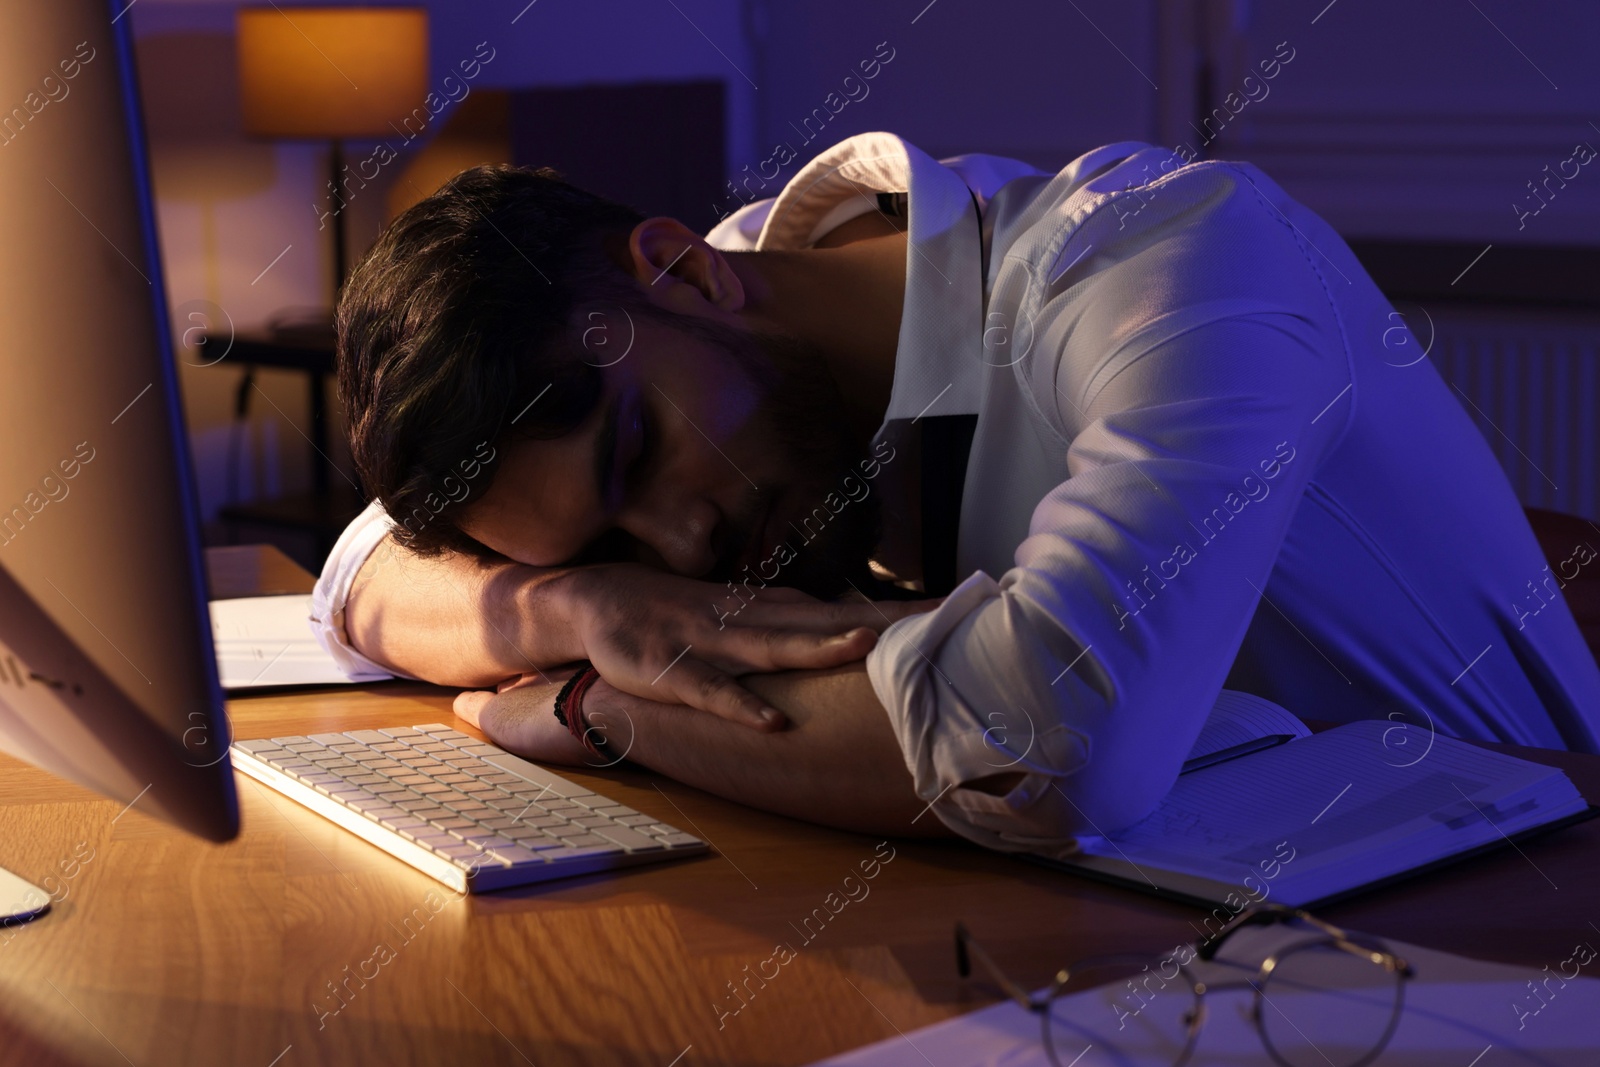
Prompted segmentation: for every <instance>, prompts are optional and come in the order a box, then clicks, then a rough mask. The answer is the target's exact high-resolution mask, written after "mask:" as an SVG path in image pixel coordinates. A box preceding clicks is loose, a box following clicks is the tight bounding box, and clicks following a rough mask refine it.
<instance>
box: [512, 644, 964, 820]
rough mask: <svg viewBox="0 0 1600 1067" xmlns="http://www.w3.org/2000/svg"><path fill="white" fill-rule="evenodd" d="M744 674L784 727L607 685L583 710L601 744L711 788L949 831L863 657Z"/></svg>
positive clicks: (833, 816) (815, 810)
mask: <svg viewBox="0 0 1600 1067" xmlns="http://www.w3.org/2000/svg"><path fill="white" fill-rule="evenodd" d="M743 681H744V682H745V684H746V685H748V686H749V687H750V688H751V689H752V690H754V691H755V692H756V693H757V694H758V695H759V696H761V697H762V698H763V699H764V700H766V701H768V702H769V703H771V704H772V705H773V706H775V707H777V708H778V709H779V710H780V711H782V712H783V713H784V714H785V715H787V716H788V718H789V727H788V729H785V730H781V731H778V732H775V733H758V732H756V731H753V730H749V729H745V728H744V727H741V726H739V725H737V724H735V723H730V722H727V721H725V720H722V719H718V718H714V717H713V716H710V715H702V714H697V713H695V712H693V711H689V710H687V709H685V708H680V707H673V706H668V705H663V704H657V703H655V702H652V701H648V700H640V699H638V698H635V697H631V696H628V695H627V694H624V693H618V692H617V691H616V690H614V689H610V688H609V687H607V688H605V689H603V690H600V691H599V692H600V693H602V694H603V695H601V696H600V699H598V700H596V701H595V702H594V703H593V705H592V706H591V704H590V701H589V700H588V699H585V701H584V711H585V715H586V718H588V720H589V722H590V724H591V725H593V726H595V727H597V728H598V729H599V730H600V731H601V732H602V733H603V734H605V735H606V737H607V741H608V752H614V753H616V754H617V755H622V754H624V753H625V754H626V756H627V758H628V759H630V760H632V761H634V762H636V763H640V764H643V765H644V766H646V767H649V768H651V769H652V770H655V771H659V772H660V773H662V774H665V775H667V776H668V777H671V778H674V779H676V780H678V781H680V782H684V783H685V784H688V785H692V786H695V787H696V788H699V789H704V790H705V791H706V792H708V793H715V794H717V795H718V796H721V797H726V798H727V799H729V800H736V801H739V802H740V803H743V804H749V805H751V806H752V807H758V808H762V809H764V810H767V811H773V812H777V813H779V814H782V815H790V816H793V817H794V818H797V819H804V820H806V821H808V822H817V823H823V824H825V825H828V826H837V827H840V828H842V829H847V830H859V831H863V832H867V833H882V834H897V835H902V836H949V834H950V832H949V831H948V830H947V829H946V828H945V826H944V824H943V823H941V822H940V821H939V819H938V818H937V817H936V816H935V815H934V814H933V813H932V812H931V811H930V810H928V805H927V803H926V802H925V801H923V800H921V799H920V798H918V797H917V795H916V793H915V792H914V790H913V786H912V778H911V772H910V771H908V770H907V769H906V766H905V761H904V759H903V757H902V756H901V753H900V744H899V742H898V741H897V740H896V738H895V736H894V730H893V728H892V727H891V725H890V723H889V716H888V714H887V713H886V712H885V711H884V709H883V706H882V704H880V703H879V702H878V697H877V695H876V694H875V693H874V692H873V690H872V685H871V683H869V682H868V681H867V675H866V671H865V670H864V669H863V668H862V667H861V665H859V664H857V665H855V666H853V667H842V668H836V669H833V670H826V671H786V672H783V673H778V674H764V675H748V676H746V677H745V678H744V679H743ZM591 692H594V691H591ZM507 695H508V696H509V695H510V694H507Z"/></svg>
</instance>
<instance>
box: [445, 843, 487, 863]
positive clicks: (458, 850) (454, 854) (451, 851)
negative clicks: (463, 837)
mask: <svg viewBox="0 0 1600 1067" xmlns="http://www.w3.org/2000/svg"><path fill="white" fill-rule="evenodd" d="M434 851H435V852H437V853H438V854H439V855H441V856H443V857H444V858H445V859H450V860H466V859H475V858H477V857H478V856H481V855H482V854H483V850H482V849H480V848H478V847H477V846H476V845H469V844H467V843H466V842H460V843H458V844H454V845H444V846H442V847H440V848H436V849H434Z"/></svg>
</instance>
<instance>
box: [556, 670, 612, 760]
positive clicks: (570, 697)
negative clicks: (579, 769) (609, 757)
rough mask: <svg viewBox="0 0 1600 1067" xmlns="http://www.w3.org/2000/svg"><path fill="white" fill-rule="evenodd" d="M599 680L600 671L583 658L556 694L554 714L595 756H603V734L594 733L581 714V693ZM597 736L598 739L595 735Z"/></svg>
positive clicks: (604, 741) (604, 743) (604, 740)
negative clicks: (575, 670)
mask: <svg viewBox="0 0 1600 1067" xmlns="http://www.w3.org/2000/svg"><path fill="white" fill-rule="evenodd" d="M599 680H600V672H599V670H597V669H596V668H595V665H594V664H593V663H590V662H589V661H588V660H584V661H583V663H582V664H580V668H579V670H578V673H577V674H574V675H573V676H572V677H571V678H568V679H567V682H566V684H565V685H563V686H562V687H561V691H560V692H559V693H557V694H556V701H555V715H556V721H557V722H559V723H560V724H561V725H562V726H565V727H566V728H567V730H568V731H569V732H571V734H572V736H573V737H575V738H576V739H577V741H578V743H579V744H580V745H582V746H583V747H584V748H586V749H588V750H589V752H590V753H591V754H593V755H595V756H601V757H603V756H604V752H602V749H604V748H605V746H606V739H605V736H604V735H603V734H599V735H597V734H596V731H593V730H591V729H590V728H589V723H588V720H587V719H585V718H584V715H583V695H584V694H585V693H586V692H588V691H589V687H590V686H592V685H594V683H595V682H597V681H599ZM597 736H598V740H597V739H596V737H597Z"/></svg>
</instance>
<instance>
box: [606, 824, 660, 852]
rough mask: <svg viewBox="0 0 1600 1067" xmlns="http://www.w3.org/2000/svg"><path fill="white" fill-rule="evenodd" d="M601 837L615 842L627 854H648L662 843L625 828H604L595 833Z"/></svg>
mask: <svg viewBox="0 0 1600 1067" xmlns="http://www.w3.org/2000/svg"><path fill="white" fill-rule="evenodd" d="M595 833H596V834H598V835H599V836H601V837H604V838H606V839H608V840H611V841H615V842H616V843H617V844H619V845H621V846H622V847H623V848H625V849H627V850H628V851H629V852H649V851H651V850H652V849H658V848H661V847H663V845H662V842H661V841H659V840H658V839H656V838H654V837H650V836H648V835H646V834H641V833H639V832H638V831H636V830H630V829H628V828H627V827H626V826H605V827H601V828H600V829H598V830H596V831H595Z"/></svg>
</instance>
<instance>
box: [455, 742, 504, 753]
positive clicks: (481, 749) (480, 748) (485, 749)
mask: <svg viewBox="0 0 1600 1067" xmlns="http://www.w3.org/2000/svg"><path fill="white" fill-rule="evenodd" d="M457 751H460V752H465V753H466V754H467V755H469V756H503V755H505V749H503V748H496V747H495V746H493V745H485V744H481V743H479V744H473V745H462V746H460V747H459V748H458V749H457Z"/></svg>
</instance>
